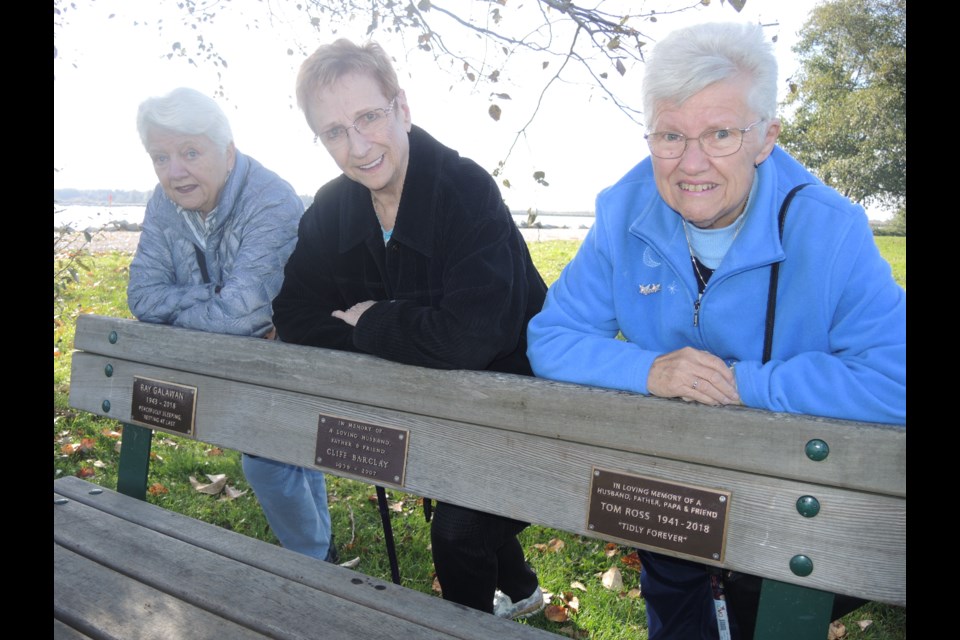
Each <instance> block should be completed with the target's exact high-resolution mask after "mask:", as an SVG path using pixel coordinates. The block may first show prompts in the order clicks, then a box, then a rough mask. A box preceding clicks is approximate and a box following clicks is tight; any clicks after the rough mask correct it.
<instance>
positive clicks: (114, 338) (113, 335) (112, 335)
mask: <svg viewBox="0 0 960 640" xmlns="http://www.w3.org/2000/svg"><path fill="white" fill-rule="evenodd" d="M108 340H110V344H117V332H116V331H111V332H110V337H109V338H108Z"/></svg>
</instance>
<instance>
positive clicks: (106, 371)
mask: <svg viewBox="0 0 960 640" xmlns="http://www.w3.org/2000/svg"><path fill="white" fill-rule="evenodd" d="M103 373H104V374H105V375H106V376H107V377H108V378H111V377H113V365H112V364H108V365H107V366H105V367H104V368H103Z"/></svg>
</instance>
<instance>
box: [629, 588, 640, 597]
mask: <svg viewBox="0 0 960 640" xmlns="http://www.w3.org/2000/svg"><path fill="white" fill-rule="evenodd" d="M627 597H628V598H630V599H636V598H639V597H640V587H634V588H633V589H630V591H627Z"/></svg>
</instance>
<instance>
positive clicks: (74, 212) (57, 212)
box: [53, 204, 147, 231]
mask: <svg viewBox="0 0 960 640" xmlns="http://www.w3.org/2000/svg"><path fill="white" fill-rule="evenodd" d="M146 210H147V207H146V205H143V204H131V205H110V206H107V205H72V204H71V205H54V206H53V228H54V230H57V229H62V228H64V227H69V228H70V229H72V230H74V231H83V230H90V231H94V230H98V229H100V228H103V227H107V228H108V229H120V228H124V227H123V226H122V225H123V223H126V224H129V225H136V228H139V225H140V224H142V223H143V214H144V212H145V211H146Z"/></svg>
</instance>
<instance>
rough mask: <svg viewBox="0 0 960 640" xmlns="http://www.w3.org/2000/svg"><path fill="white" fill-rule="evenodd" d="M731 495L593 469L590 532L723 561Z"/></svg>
mask: <svg viewBox="0 0 960 640" xmlns="http://www.w3.org/2000/svg"><path fill="white" fill-rule="evenodd" d="M729 508H730V492H729V491H717V490H715V489H708V488H704V487H696V486H693V485H688V484H678V483H675V482H665V481H663V480H658V479H656V478H648V477H645V476H637V475H631V474H626V473H618V472H616V471H607V470H604V469H597V468H594V470H593V482H592V483H591V485H590V508H589V512H588V516H587V528H588V529H590V530H591V531H593V532H594V533H597V534H601V535H604V536H607V537H611V538H616V539H617V540H619V541H622V542H626V543H628V544H637V545H641V546H644V547H653V548H655V549H663V550H669V551H675V552H679V553H682V554H685V555H687V556H691V557H694V558H698V559H702V560H707V561H712V562H723V557H724V553H725V552H726V541H727V510H728V509H729Z"/></svg>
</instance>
